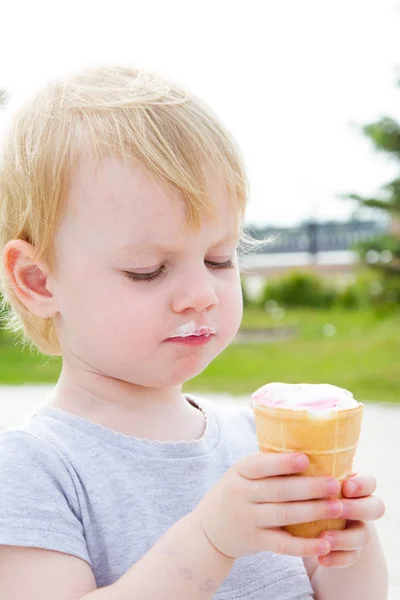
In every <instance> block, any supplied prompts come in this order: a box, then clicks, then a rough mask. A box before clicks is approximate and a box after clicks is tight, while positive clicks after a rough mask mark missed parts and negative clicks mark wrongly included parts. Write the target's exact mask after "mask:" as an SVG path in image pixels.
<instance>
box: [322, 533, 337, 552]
mask: <svg viewBox="0 0 400 600" xmlns="http://www.w3.org/2000/svg"><path fill="white" fill-rule="evenodd" d="M324 540H325V541H327V542H328V543H329V545H330V547H331V549H332V548H333V543H334V541H335V540H334V537H333V535H329V534H328V535H324Z"/></svg>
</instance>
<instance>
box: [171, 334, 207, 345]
mask: <svg viewBox="0 0 400 600" xmlns="http://www.w3.org/2000/svg"><path fill="white" fill-rule="evenodd" d="M212 338H213V336H212V335H189V336H187V337H174V338H169V339H168V340H166V341H167V342H173V343H174V344H184V345H185V346H204V345H205V344H208V342H210V341H211V340H212Z"/></svg>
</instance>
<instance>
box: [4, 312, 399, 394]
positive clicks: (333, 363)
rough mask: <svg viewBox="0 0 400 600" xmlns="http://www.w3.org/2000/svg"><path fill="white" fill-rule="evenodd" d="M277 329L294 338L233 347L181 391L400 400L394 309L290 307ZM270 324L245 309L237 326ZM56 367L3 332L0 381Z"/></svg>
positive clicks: (24, 379)
mask: <svg viewBox="0 0 400 600" xmlns="http://www.w3.org/2000/svg"><path fill="white" fill-rule="evenodd" d="M327 323H330V324H333V325H334V326H335V327H336V333H335V335H333V336H332V337H326V336H325V335H324V334H323V327H324V325H326V324H327ZM278 324H282V325H292V326H295V327H296V328H297V333H298V335H297V337H296V339H294V340H291V341H276V342H273V343H262V344H261V343H248V344H235V343H234V344H231V346H230V347H229V348H227V349H226V350H225V351H224V352H223V353H222V354H221V355H220V356H218V357H217V358H216V359H215V360H214V361H213V362H212V363H211V364H210V365H209V367H208V368H207V369H206V370H205V371H204V372H203V373H202V374H201V375H199V376H198V377H196V378H194V379H192V380H191V381H190V382H189V383H188V384H186V385H185V389H186V390H187V391H189V390H190V391H199V392H226V393H230V394H233V395H247V394H250V393H251V392H252V391H253V390H254V389H256V388H257V387H259V386H261V385H263V384H264V383H266V382H268V381H286V382H289V383H297V382H310V383H319V382H328V383H332V384H335V385H339V386H342V387H345V388H348V389H349V390H351V391H352V392H353V393H354V395H355V396H356V397H357V399H359V400H363V401H368V400H371V401H380V402H399V401H400V366H399V365H400V361H399V357H400V312H398V313H392V314H391V315H387V316H380V317H377V316H376V315H375V314H374V313H373V312H371V311H367V310H365V311H354V312H353V311H347V312H345V311H340V310H337V311H315V310H290V311H288V313H287V314H286V316H285V318H284V319H282V320H281V321H279V323H278ZM272 325H275V326H276V325H277V322H276V321H275V320H274V319H273V318H272V317H271V316H269V315H267V314H265V313H263V312H261V311H257V310H247V311H246V312H245V315H244V319H243V327H246V328H251V327H254V328H262V327H270V326H272ZM60 368H61V359H59V358H56V359H49V358H48V357H41V356H40V355H39V354H36V353H32V352H29V351H28V350H21V347H20V346H18V345H16V343H15V342H14V341H13V339H12V338H11V337H10V336H9V334H6V333H5V332H2V333H1V335H0V384H23V383H46V382H50V383H54V382H55V381H56V380H57V377H58V374H59V372H60Z"/></svg>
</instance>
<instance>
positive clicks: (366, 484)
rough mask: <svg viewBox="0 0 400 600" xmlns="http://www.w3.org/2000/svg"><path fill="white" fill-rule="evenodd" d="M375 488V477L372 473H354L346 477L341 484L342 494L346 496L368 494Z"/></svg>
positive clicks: (360, 496)
mask: <svg viewBox="0 0 400 600" xmlns="http://www.w3.org/2000/svg"><path fill="white" fill-rule="evenodd" d="M375 490H376V479H375V477H373V476H372V475H361V474H357V475H354V476H353V477H349V478H348V479H346V481H345V482H344V483H343V486H342V492H343V496H346V497H347V498H362V497H364V496H370V495H371V494H373V493H374V492H375Z"/></svg>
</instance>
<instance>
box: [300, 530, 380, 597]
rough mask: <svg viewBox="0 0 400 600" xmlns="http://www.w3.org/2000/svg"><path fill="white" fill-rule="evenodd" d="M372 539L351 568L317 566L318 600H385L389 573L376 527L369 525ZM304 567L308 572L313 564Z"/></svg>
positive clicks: (316, 586) (314, 581)
mask: <svg viewBox="0 0 400 600" xmlns="http://www.w3.org/2000/svg"><path fill="white" fill-rule="evenodd" d="M369 528H370V531H371V538H370V540H369V542H368V544H367V545H366V546H365V548H364V549H363V551H362V554H361V556H360V558H359V560H358V561H357V562H356V563H355V564H354V565H352V566H351V567H345V568H330V567H323V566H321V565H318V566H317V568H316V569H315V571H314V574H313V575H312V577H311V585H312V587H313V589H314V592H315V600H337V598H340V600H354V598H362V599H363V600H386V599H387V595H388V573H387V567H386V561H385V557H384V555H383V551H382V547H381V544H380V541H379V538H378V536H377V533H376V529H375V526H374V525H372V524H369ZM306 560H308V559H305V564H306V566H307V570H309V568H310V565H311V563H310V562H308V563H306Z"/></svg>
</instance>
